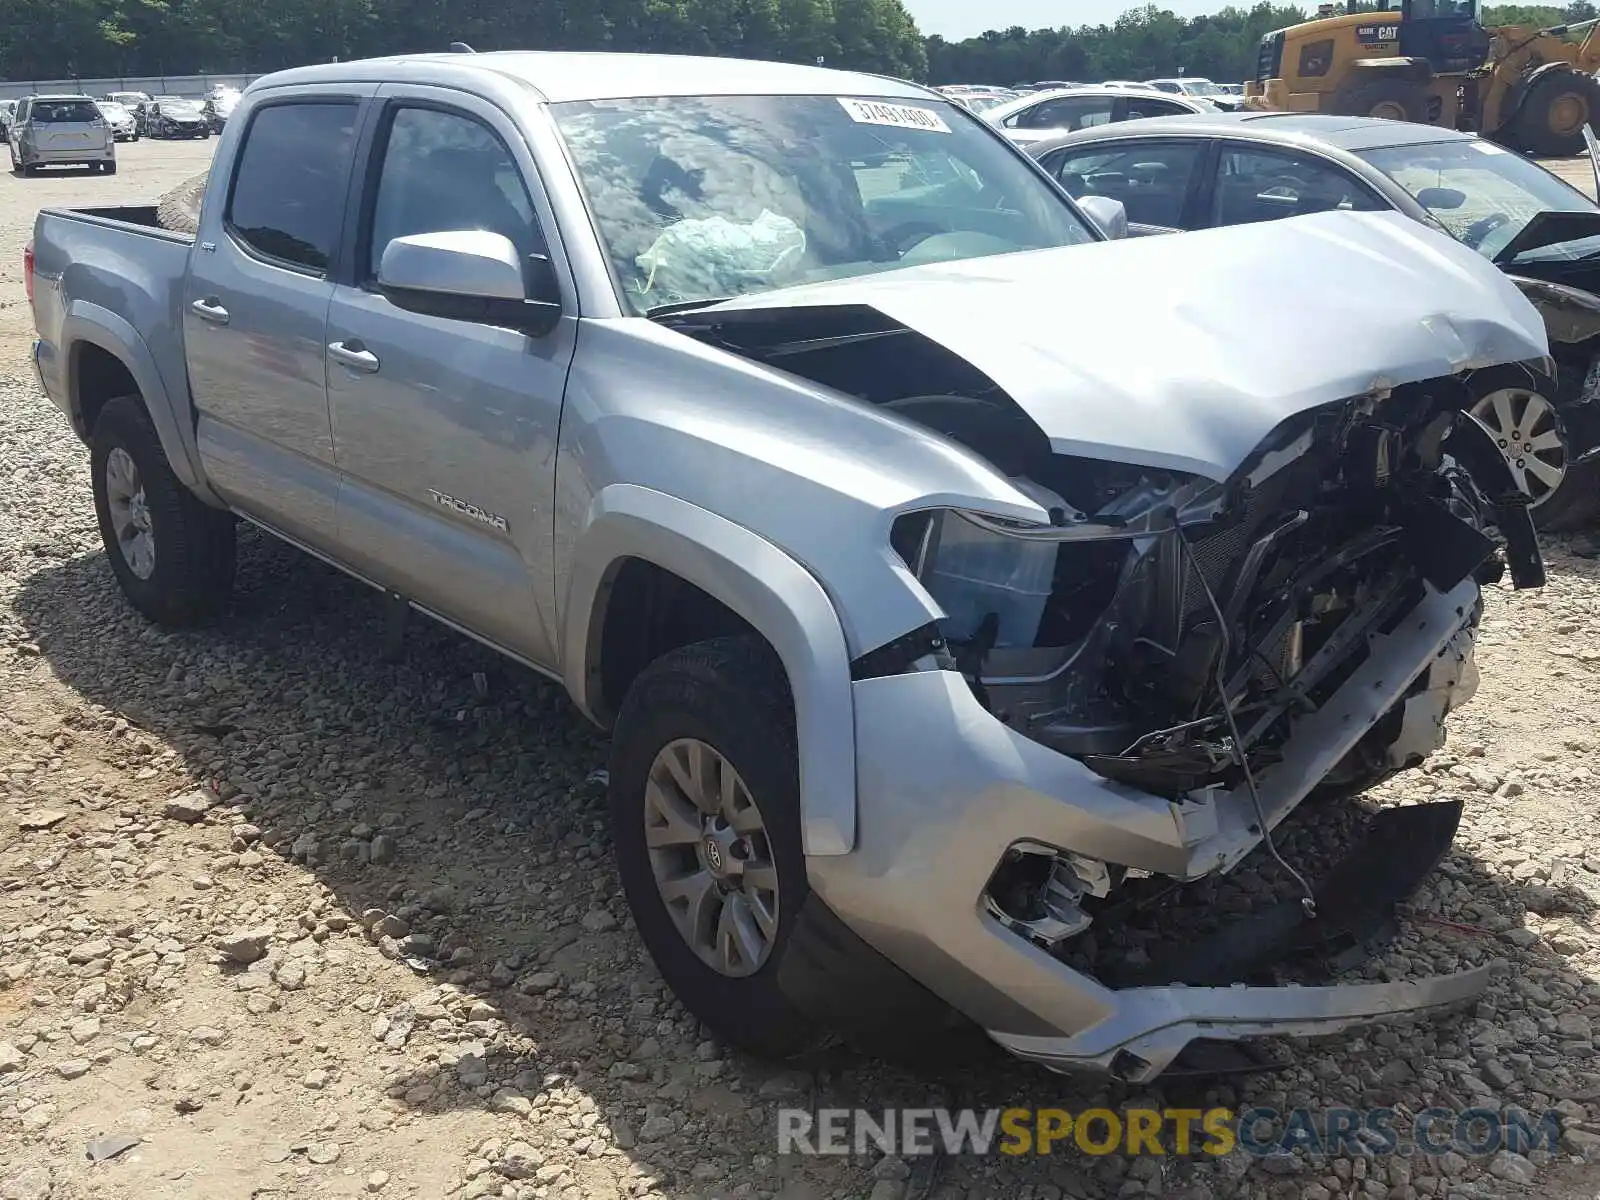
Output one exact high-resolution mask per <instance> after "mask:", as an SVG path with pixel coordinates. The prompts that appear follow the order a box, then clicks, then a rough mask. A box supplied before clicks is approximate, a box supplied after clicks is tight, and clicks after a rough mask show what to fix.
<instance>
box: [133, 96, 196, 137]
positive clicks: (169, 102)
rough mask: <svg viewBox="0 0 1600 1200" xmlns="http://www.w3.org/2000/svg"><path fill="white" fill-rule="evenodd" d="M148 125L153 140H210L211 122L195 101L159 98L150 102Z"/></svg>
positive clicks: (179, 98)
mask: <svg viewBox="0 0 1600 1200" xmlns="http://www.w3.org/2000/svg"><path fill="white" fill-rule="evenodd" d="M149 113H150V115H149V118H148V123H149V127H150V136H151V137H153V138H208V137H210V136H211V122H210V120H209V119H208V118H207V117H206V115H205V113H204V112H203V111H202V110H201V108H200V104H199V102H198V101H195V100H187V99H185V98H184V97H182V96H157V97H156V98H155V99H154V100H152V101H151V102H150V107H149Z"/></svg>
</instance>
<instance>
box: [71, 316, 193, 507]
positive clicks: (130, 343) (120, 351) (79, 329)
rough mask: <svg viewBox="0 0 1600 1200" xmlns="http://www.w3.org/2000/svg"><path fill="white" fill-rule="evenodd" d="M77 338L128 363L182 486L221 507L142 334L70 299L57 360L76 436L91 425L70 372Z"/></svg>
mask: <svg viewBox="0 0 1600 1200" xmlns="http://www.w3.org/2000/svg"><path fill="white" fill-rule="evenodd" d="M80 344H88V345H92V346H95V347H97V348H99V349H101V350H104V351H105V352H106V353H107V354H109V355H111V356H112V357H113V358H115V359H117V361H119V362H120V363H121V364H122V365H123V366H124V367H126V368H127V369H128V374H129V375H131V376H133V382H134V384H135V385H136V386H137V387H138V389H139V396H140V398H141V399H142V400H143V401H144V407H145V411H146V412H147V413H149V414H150V423H151V424H152V425H154V426H155V429H156V436H157V437H158V438H159V439H160V441H161V451H162V453H163V454H165V455H166V456H167V463H168V465H169V466H171V468H172V473H173V474H174V475H176V476H177V477H178V481H179V482H180V483H182V484H183V486H184V487H186V488H188V489H189V490H190V491H192V492H194V493H195V494H196V495H197V496H199V497H200V498H201V499H202V500H204V501H205V502H206V503H208V504H211V505H212V506H213V507H217V508H221V507H223V505H222V503H221V501H219V500H218V499H216V497H215V496H213V495H212V494H211V490H210V488H209V487H207V485H206V481H205V476H204V474H203V473H202V472H201V470H200V466H199V450H198V448H197V447H196V445H195V442H194V434H193V427H192V426H190V427H189V430H188V436H185V427H184V426H183V425H182V424H180V422H179V421H178V419H177V417H176V416H175V415H174V412H173V406H172V398H171V393H169V392H168V390H167V387H166V382H165V380H163V379H162V378H161V371H160V369H159V368H158V367H157V366H156V360H155V356H154V355H153V354H151V353H150V348H149V347H148V346H147V345H145V342H144V338H142V337H141V336H140V335H139V331H138V330H136V329H135V328H134V327H133V326H132V325H130V324H128V322H127V321H126V320H124V319H123V318H122V317H119V316H117V314H116V313H114V312H111V311H110V310H109V309H105V308H101V307H100V306H99V305H96V304H88V303H86V302H84V301H82V300H76V301H74V302H73V303H72V306H71V308H70V309H69V310H68V311H67V314H66V318H65V320H63V322H62V324H61V345H62V346H63V347H64V348H65V356H66V357H65V361H64V362H63V363H62V364H61V372H62V375H61V384H62V387H63V388H64V390H65V392H66V395H67V396H68V397H69V398H70V400H71V403H72V418H73V422H74V424H76V425H77V426H78V427H79V429H80V430H81V431H82V436H83V437H84V438H85V439H87V438H89V437H90V436H92V435H93V433H94V430H92V429H90V428H88V427H87V426H86V424H85V422H84V420H83V413H82V411H81V410H80V408H79V399H78V380H77V378H76V376H75V374H74V373H75V372H76V371H77V348H78V346H79V345H80ZM185 399H187V397H185Z"/></svg>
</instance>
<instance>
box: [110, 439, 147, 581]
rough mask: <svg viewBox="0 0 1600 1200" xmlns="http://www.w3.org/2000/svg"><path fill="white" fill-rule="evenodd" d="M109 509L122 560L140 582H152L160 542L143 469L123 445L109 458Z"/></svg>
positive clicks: (112, 452)
mask: <svg viewBox="0 0 1600 1200" xmlns="http://www.w3.org/2000/svg"><path fill="white" fill-rule="evenodd" d="M106 508H107V509H108V510H109V511H110V513H111V528H112V529H113V530H114V531H115V533H116V535H117V549H118V550H120V551H121V552H122V561H123V562H125V563H127V564H128V570H129V571H131V572H133V575H134V577H135V578H137V579H149V578H150V576H151V575H153V574H155V569H156V539H155V532H154V530H153V529H152V528H151V524H150V508H149V505H148V504H147V503H146V502H145V494H144V481H143V480H141V479H140V478H139V468H138V466H137V465H136V464H135V463H134V461H133V456H132V455H130V454H129V453H128V452H127V451H126V450H124V449H123V448H122V447H121V446H118V447H116V448H115V449H113V450H112V451H111V453H110V454H108V455H107V456H106Z"/></svg>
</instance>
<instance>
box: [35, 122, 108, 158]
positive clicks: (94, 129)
mask: <svg viewBox="0 0 1600 1200" xmlns="http://www.w3.org/2000/svg"><path fill="white" fill-rule="evenodd" d="M106 133H107V130H106V126H105V122H103V121H102V122H100V123H99V124H91V123H90V122H88V121H67V122H62V123H60V124H56V123H52V124H49V125H37V124H36V125H34V127H33V144H34V145H35V146H37V147H38V148H39V149H40V150H46V151H61V152H65V151H69V150H104V149H105V146H106Z"/></svg>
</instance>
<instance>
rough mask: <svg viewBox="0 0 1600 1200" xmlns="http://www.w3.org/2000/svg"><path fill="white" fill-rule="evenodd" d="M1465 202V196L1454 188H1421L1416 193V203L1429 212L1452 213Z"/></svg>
mask: <svg viewBox="0 0 1600 1200" xmlns="http://www.w3.org/2000/svg"><path fill="white" fill-rule="evenodd" d="M1466 202H1467V194H1466V193H1465V192H1461V191H1457V190H1456V189H1455V188H1446V187H1431V188H1423V189H1422V190H1421V191H1420V192H1418V193H1417V203H1418V204H1420V205H1422V207H1423V208H1425V209H1427V210H1428V211H1429V212H1454V211H1455V210H1456V209H1458V208H1460V207H1461V206H1462V205H1463V204H1465V203H1466Z"/></svg>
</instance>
